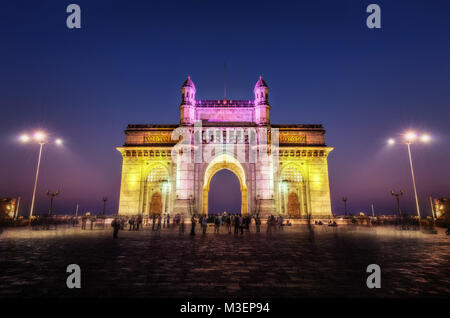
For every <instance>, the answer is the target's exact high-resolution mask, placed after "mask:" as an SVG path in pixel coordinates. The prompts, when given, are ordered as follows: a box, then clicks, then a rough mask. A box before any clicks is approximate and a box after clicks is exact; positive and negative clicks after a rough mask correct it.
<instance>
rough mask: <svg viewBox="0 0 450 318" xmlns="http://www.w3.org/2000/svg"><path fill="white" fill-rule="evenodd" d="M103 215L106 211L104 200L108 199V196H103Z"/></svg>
mask: <svg viewBox="0 0 450 318" xmlns="http://www.w3.org/2000/svg"><path fill="white" fill-rule="evenodd" d="M102 200H103V215H105V212H106V201H108V197H103V198H102Z"/></svg>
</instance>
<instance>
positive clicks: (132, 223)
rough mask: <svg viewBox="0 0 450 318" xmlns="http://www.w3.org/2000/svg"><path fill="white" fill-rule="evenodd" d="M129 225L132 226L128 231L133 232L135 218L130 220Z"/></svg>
mask: <svg viewBox="0 0 450 318" xmlns="http://www.w3.org/2000/svg"><path fill="white" fill-rule="evenodd" d="M128 224H129V225H130V227H129V228H128V231H131V230H132V229H133V226H134V218H133V217H130V219H129V220H128Z"/></svg>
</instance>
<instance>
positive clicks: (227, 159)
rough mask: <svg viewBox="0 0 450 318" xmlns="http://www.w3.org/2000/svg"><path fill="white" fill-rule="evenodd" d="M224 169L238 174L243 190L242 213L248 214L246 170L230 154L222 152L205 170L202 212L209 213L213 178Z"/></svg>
mask: <svg viewBox="0 0 450 318" xmlns="http://www.w3.org/2000/svg"><path fill="white" fill-rule="evenodd" d="M222 169H227V170H230V171H231V172H233V173H234V174H235V175H236V176H237V178H238V180H239V184H240V190H241V209H240V213H241V214H242V215H246V214H247V213H248V197H247V184H246V178H245V171H244V168H243V167H242V165H241V164H240V162H239V161H238V160H237V159H236V158H234V157H232V156H230V155H229V154H222V155H219V156H217V157H216V158H214V159H213V160H212V161H211V162H210V163H209V165H208V167H207V168H206V170H205V176H204V180H203V195H202V214H203V215H208V196H209V189H210V183H211V179H212V177H213V176H214V175H215V174H216V173H217V172H218V171H219V170H222Z"/></svg>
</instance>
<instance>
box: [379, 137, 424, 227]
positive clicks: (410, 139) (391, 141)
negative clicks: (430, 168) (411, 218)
mask: <svg viewBox="0 0 450 318" xmlns="http://www.w3.org/2000/svg"><path fill="white" fill-rule="evenodd" d="M419 139H420V141H421V142H423V143H427V142H429V141H430V140H431V137H430V136H429V135H427V134H423V135H421V136H420V138H419ZM415 140H417V134H416V133H415V132H413V131H409V132H407V133H406V134H405V135H404V143H405V144H406V146H407V148H408V156H409V166H410V168H411V177H412V183H413V188H414V197H415V199H416V210H417V217H418V218H419V223H420V218H421V217H420V207H419V198H418V196H417V188H416V179H415V177H414V168H413V163H412V156H411V144H412V143H413V142H414V141H415ZM387 142H388V144H389V145H394V144H395V139H393V138H390V139H388V141H387Z"/></svg>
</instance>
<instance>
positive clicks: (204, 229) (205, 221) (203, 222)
mask: <svg viewBox="0 0 450 318" xmlns="http://www.w3.org/2000/svg"><path fill="white" fill-rule="evenodd" d="M207 227H208V220H207V219H206V216H203V218H202V228H203V234H206V228H207Z"/></svg>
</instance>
